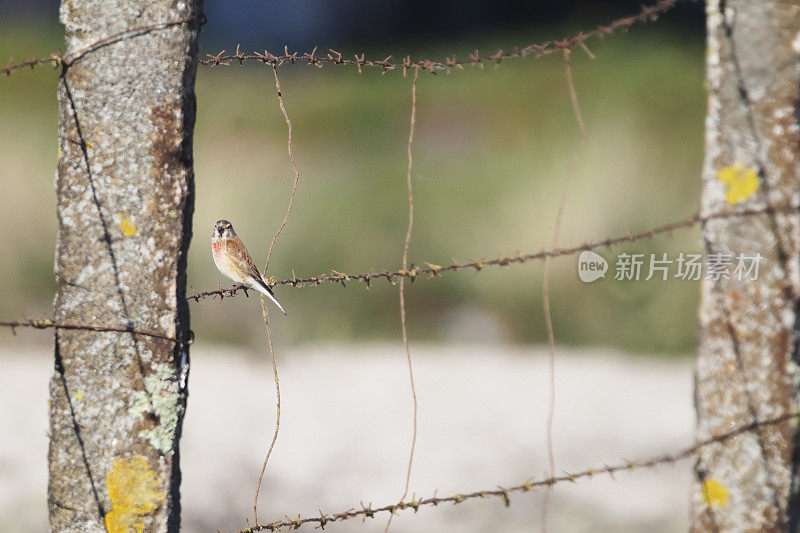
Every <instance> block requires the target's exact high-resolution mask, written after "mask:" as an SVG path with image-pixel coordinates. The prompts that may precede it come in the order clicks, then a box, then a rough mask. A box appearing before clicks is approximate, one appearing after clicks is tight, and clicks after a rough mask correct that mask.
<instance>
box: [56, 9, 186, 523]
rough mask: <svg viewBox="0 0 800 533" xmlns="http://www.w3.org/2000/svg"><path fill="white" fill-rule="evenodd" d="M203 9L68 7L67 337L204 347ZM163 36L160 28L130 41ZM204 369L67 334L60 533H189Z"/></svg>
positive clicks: (64, 107) (62, 364)
mask: <svg viewBox="0 0 800 533" xmlns="http://www.w3.org/2000/svg"><path fill="white" fill-rule="evenodd" d="M201 7H202V2H201V0H158V1H147V0H102V1H88V0H63V1H62V3H61V8H60V21H61V23H62V25H63V26H64V29H65V35H66V51H65V54H64V56H63V57H64V58H65V61H64V62H63V64H62V75H61V77H60V79H59V83H58V101H59V111H60V113H59V132H58V143H59V154H60V155H59V160H58V170H57V175H56V192H57V215H58V222H59V234H58V241H57V246H56V260H55V274H56V281H57V293H56V297H55V302H54V308H55V309H54V316H55V321H56V322H57V323H79V324H93V325H100V326H111V327H116V328H130V329H136V330H140V331H152V332H154V333H158V334H161V335H164V336H166V337H171V338H177V339H186V340H188V339H189V338H190V332H189V311H188V306H187V304H186V300H185V292H186V253H187V250H188V247H189V241H190V238H191V220H192V212H193V207H194V176H193V170H192V134H193V130H194V122H195V96H194V80H195V73H196V67H197V41H198V35H199V28H200V20H201V15H200V13H201ZM176 21H177V22H178V23H176V24H171V23H173V22H176ZM167 23H170V24H167ZM148 26H149V27H151V28H154V29H150V30H142V31H135V32H130V31H129V30H132V29H136V28H145V27H148ZM123 32H128V34H126V36H124V37H121V38H115V39H108V37H111V36H114V35H117V34H121V33H123ZM94 43H101V44H100V45H98V46H90V45H92V44H94ZM87 50H88V51H87ZM79 51H81V52H80V53H78V52H79ZM188 364H189V358H188V343H184V342H173V341H171V340H167V339H162V338H155V337H146V336H142V335H136V334H132V333H124V332H96V331H80V330H63V329H62V330H57V331H56V336H55V371H54V374H53V378H52V380H51V382H50V406H51V407H50V448H49V454H48V457H49V470H50V480H49V486H48V507H49V516H50V525H51V528H52V529H53V530H54V531H104V530H108V531H129V530H140V531H141V530H142V529H144V530H146V531H177V530H178V528H179V525H180V499H179V486H180V468H179V448H178V443H179V439H180V432H181V424H182V420H183V414H184V411H185V407H186V397H187V388H186V379H187V375H188Z"/></svg>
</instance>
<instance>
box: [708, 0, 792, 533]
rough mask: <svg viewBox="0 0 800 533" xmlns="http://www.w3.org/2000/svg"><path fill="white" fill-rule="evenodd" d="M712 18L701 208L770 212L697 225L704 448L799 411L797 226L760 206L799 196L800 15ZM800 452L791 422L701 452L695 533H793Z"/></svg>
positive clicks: (717, 13)
mask: <svg viewBox="0 0 800 533" xmlns="http://www.w3.org/2000/svg"><path fill="white" fill-rule="evenodd" d="M707 15H708V22H707V24H708V33H707V35H708V49H707V55H706V61H707V89H708V112H707V117H706V157H705V164H704V169H703V187H702V211H703V214H705V215H708V214H711V213H720V212H736V211H740V210H743V209H748V208H749V209H765V210H766V212H765V213H764V214H763V215H759V216H753V217H727V218H715V219H713V220H708V221H707V222H706V223H705V224H704V226H703V242H704V246H705V252H706V261H707V263H706V264H707V266H708V267H709V269H708V271H707V275H706V276H705V279H704V280H703V285H702V301H701V304H700V310H699V320H700V332H699V334H700V339H699V340H700V342H699V347H698V357H697V374H696V391H695V406H696V410H697V422H698V427H697V433H698V438H699V439H706V438H709V437H711V436H713V435H718V434H722V433H725V432H726V431H730V430H731V429H735V428H737V427H741V426H744V425H747V424H752V423H754V422H757V421H759V420H765V419H768V418H774V417H776V416H780V415H784V414H787V413H793V412H796V411H797V410H798V406H800V401H798V383H799V382H798V377H800V367H799V366H798V359H799V357H800V354H798V342H797V341H798V335H797V333H798V324H799V323H800V321H799V319H798V312H797V311H798V309H797V305H798V297H800V278H799V276H798V257H800V244H799V242H800V222H799V220H800V217H799V216H798V212H797V211H792V212H786V211H781V212H778V211H776V212H770V211H769V209H768V208H769V207H770V206H774V205H787V204H794V205H797V202H798V198H799V197H800V166H798V163H800V160H799V159H798V157H799V156H800V150H799V149H798V147H799V146H800V133H799V132H800V129H799V128H798V109H799V107H798V88H800V11H798V9H797V5H796V2H783V1H778V0H764V1H761V2H748V1H744V0H728V1H724V0H709V1H708V2H707ZM743 256H746V257H749V258H751V259H752V258H756V259H757V261H758V267H757V268H758V270H757V272H755V273H754V272H752V271H750V273H749V275H746V276H742V275H741V274H742V272H741V271H740V272H739V273H737V270H736V269H737V267H738V264H739V262H740V261H741V258H742V257H743ZM720 261H722V262H723V263H724V265H720ZM715 263H716V266H715ZM721 266H725V267H726V268H724V269H723V268H721ZM754 274H755V275H754ZM797 443H798V437H797V419H790V420H787V421H786V422H784V423H782V424H779V425H773V426H765V427H761V428H756V430H754V431H752V432H747V433H745V434H742V435H740V436H738V437H736V438H734V439H728V440H725V441H721V442H718V443H715V444H713V445H710V446H707V447H704V448H702V449H701V450H700V452H699V455H698V460H697V463H696V465H695V484H694V490H693V513H692V519H693V520H692V525H693V530H694V531H784V530H792V531H796V530H797V521H798V518H799V517H798V512H799V511H800V509H798V501H797V497H798V483H797V482H796V481H794V480H795V479H796V478H797V469H798V466H800V465H799V464H798V463H799V458H798V457H797V456H796V454H797V452H796V451H795V450H796V449H797V448H798V445H797Z"/></svg>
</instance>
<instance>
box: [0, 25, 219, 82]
mask: <svg viewBox="0 0 800 533" xmlns="http://www.w3.org/2000/svg"><path fill="white" fill-rule="evenodd" d="M197 18H198V15H196V14H195V15H192V16H189V17H185V18H182V19H179V20H172V21H167V22H159V23H156V24H148V25H146V26H138V27H136V28H131V29H129V30H125V31H121V32H119V33H115V34H114V35H110V36H108V37H105V38H103V39H99V40H97V41H95V42H93V43H91V44H88V45H86V46H84V47H82V48H79V49H77V50H73V51H72V52H70V53H69V54H65V55H62V54H61V53H59V52H53V53H52V54H50V55H49V56H48V57H42V58H32V59H28V60H27V61H23V62H21V63H17V64H15V65H8V66H7V67H4V68H0V74H5V75H6V76H10V75H11V73H12V72H16V71H17V70H22V69H24V68H31V69H32V68H34V67H36V66H38V65H42V64H45V63H51V64H52V65H53V67H59V66H64V67H69V66H71V65H72V64H73V63H74V62H75V61H77V60H79V59H80V58H82V57H83V56H85V55H86V54H88V53H90V52H94V51H95V50H99V49H101V48H104V47H106V46H109V45H111V44H114V43H118V42H120V41H122V40H125V39H130V38H131V37H138V36H140V35H145V34H147V33H150V32H152V31H157V30H165V29H167V28H172V27H173V26H180V25H181V24H186V23H188V22H191V21H193V20H195V19H197ZM200 20H201V24H202V23H204V18H203V17H202V16H201V17H200Z"/></svg>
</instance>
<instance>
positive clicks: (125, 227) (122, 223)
mask: <svg viewBox="0 0 800 533" xmlns="http://www.w3.org/2000/svg"><path fill="white" fill-rule="evenodd" d="M117 217H118V218H119V228H120V229H121V230H122V234H123V235H125V236H126V237H133V236H134V235H138V234H139V230H137V229H136V226H134V225H133V221H132V220H131V219H130V217H128V215H117Z"/></svg>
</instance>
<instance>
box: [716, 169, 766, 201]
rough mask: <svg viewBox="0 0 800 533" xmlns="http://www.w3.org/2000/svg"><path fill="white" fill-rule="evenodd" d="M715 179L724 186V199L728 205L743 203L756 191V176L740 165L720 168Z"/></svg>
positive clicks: (753, 172) (754, 172)
mask: <svg viewBox="0 0 800 533" xmlns="http://www.w3.org/2000/svg"><path fill="white" fill-rule="evenodd" d="M717 179H718V180H719V181H721V182H722V184H723V185H724V186H725V198H726V199H727V200H728V203H730V204H737V203H739V202H744V201H745V200H747V199H748V198H750V197H751V196H753V194H755V192H756V191H757V190H758V174H756V171H755V170H753V169H752V168H749V167H746V166H744V164H742V163H736V164H735V165H733V166H730V167H724V168H721V169H720V170H719V171H718V172H717Z"/></svg>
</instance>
